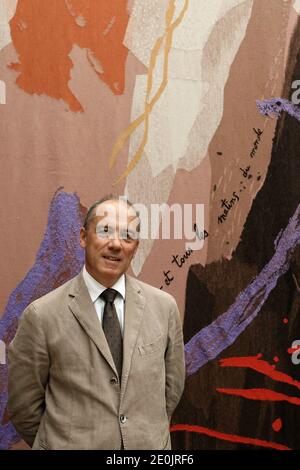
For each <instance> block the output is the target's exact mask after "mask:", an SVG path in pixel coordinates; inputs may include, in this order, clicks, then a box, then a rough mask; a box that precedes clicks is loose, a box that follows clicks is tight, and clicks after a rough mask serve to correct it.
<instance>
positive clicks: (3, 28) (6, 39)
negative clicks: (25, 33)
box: [0, 0, 18, 50]
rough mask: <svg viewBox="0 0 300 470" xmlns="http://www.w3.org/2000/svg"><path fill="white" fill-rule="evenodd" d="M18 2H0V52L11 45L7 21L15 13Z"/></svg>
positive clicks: (2, 0)
mask: <svg viewBox="0 0 300 470" xmlns="http://www.w3.org/2000/svg"><path fill="white" fill-rule="evenodd" d="M17 3H18V0H1V1H0V50H1V49H3V47H5V46H7V44H9V43H11V35H10V26H9V21H10V20H11V18H12V17H13V16H14V14H15V12H16V7H17Z"/></svg>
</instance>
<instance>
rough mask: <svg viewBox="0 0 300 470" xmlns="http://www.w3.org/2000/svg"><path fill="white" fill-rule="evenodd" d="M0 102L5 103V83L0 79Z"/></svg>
mask: <svg viewBox="0 0 300 470" xmlns="http://www.w3.org/2000/svg"><path fill="white" fill-rule="evenodd" d="M0 104H6V84H5V82H4V81H3V80H0Z"/></svg>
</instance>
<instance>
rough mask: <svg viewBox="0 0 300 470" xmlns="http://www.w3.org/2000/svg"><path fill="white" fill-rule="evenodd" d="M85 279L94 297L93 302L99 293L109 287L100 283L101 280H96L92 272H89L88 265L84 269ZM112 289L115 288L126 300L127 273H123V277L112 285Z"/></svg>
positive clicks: (92, 297) (91, 295)
mask: <svg viewBox="0 0 300 470" xmlns="http://www.w3.org/2000/svg"><path fill="white" fill-rule="evenodd" d="M82 275H83V279H84V282H85V284H86V287H87V289H88V291H89V294H90V297H91V299H92V302H95V301H96V300H97V299H98V297H99V295H100V294H102V292H103V291H104V290H105V289H107V287H105V286H103V285H102V284H100V282H98V281H96V279H95V278H94V277H93V276H91V275H90V273H88V272H87V269H86V267H85V266H84V267H83V271H82ZM111 288H112V289H115V290H116V291H117V292H118V293H119V294H120V295H121V296H122V298H123V299H124V300H125V274H122V276H121V277H119V279H118V280H117V282H115V284H114V285H113V286H111Z"/></svg>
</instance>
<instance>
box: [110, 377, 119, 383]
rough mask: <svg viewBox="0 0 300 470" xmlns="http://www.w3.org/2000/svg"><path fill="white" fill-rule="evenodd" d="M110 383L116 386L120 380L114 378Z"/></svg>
mask: <svg viewBox="0 0 300 470" xmlns="http://www.w3.org/2000/svg"><path fill="white" fill-rule="evenodd" d="M110 383H111V384H116V383H118V379H117V378H116V377H112V378H111V379H110Z"/></svg>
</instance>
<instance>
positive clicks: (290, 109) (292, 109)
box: [256, 98, 300, 121]
mask: <svg viewBox="0 0 300 470" xmlns="http://www.w3.org/2000/svg"><path fill="white" fill-rule="evenodd" d="M256 105H257V107H258V110H259V112H260V113H261V114H262V115H263V116H269V117H272V115H274V116H276V117H279V116H280V113H282V111H286V112H287V113H288V114H289V115H290V116H292V117H294V118H296V119H297V120H298V121H300V108H299V106H296V105H295V104H293V103H292V102H291V101H289V100H286V99H284V98H271V99H269V100H256Z"/></svg>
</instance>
